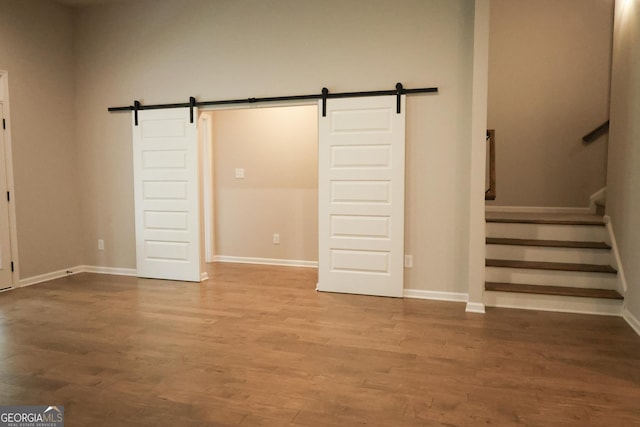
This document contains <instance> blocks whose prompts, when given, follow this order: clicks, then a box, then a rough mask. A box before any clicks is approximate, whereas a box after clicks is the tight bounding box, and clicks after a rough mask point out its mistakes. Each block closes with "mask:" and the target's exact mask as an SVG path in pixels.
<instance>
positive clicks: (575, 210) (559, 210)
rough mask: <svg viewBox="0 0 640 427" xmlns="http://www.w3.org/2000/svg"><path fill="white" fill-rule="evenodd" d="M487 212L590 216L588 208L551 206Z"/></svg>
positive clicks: (487, 208) (490, 208) (499, 208)
mask: <svg viewBox="0 0 640 427" xmlns="http://www.w3.org/2000/svg"><path fill="white" fill-rule="evenodd" d="M485 212H496V213H546V214H567V215H582V214H590V213H592V212H591V209H590V208H588V207H585V208H580V207H553V206H551V207H549V206H485Z"/></svg>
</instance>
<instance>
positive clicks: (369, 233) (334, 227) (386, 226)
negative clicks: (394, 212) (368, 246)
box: [331, 215, 390, 239]
mask: <svg viewBox="0 0 640 427" xmlns="http://www.w3.org/2000/svg"><path fill="white" fill-rule="evenodd" d="M389 232H390V218H389V217H388V216H360V215H331V237H351V238H370V239H388V238H389V236H390V234H389Z"/></svg>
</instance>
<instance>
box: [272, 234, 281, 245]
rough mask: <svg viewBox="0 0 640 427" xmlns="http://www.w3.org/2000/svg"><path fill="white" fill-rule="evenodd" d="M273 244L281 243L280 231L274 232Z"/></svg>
mask: <svg viewBox="0 0 640 427" xmlns="http://www.w3.org/2000/svg"><path fill="white" fill-rule="evenodd" d="M273 244H274V245H279V244H280V235H279V234H278V233H273Z"/></svg>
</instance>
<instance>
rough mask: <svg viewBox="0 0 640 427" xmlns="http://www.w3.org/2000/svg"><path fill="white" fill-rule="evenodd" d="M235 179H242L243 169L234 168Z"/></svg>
mask: <svg viewBox="0 0 640 427" xmlns="http://www.w3.org/2000/svg"><path fill="white" fill-rule="evenodd" d="M236 179H244V168H236Z"/></svg>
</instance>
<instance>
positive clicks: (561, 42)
mask: <svg viewBox="0 0 640 427" xmlns="http://www.w3.org/2000/svg"><path fill="white" fill-rule="evenodd" d="M613 4H614V1H613V0H581V1H576V0H536V1H533V2H532V1H527V0H492V1H491V21H490V53H489V95H488V128H489V129H495V130H496V150H497V152H496V158H497V159H496V164H497V166H496V173H497V198H496V200H495V201H493V202H488V203H487V204H488V205H499V206H585V207H586V206H588V203H589V196H590V195H591V194H593V193H595V192H596V191H598V190H600V189H601V188H602V187H604V186H605V182H606V180H605V178H606V159H607V156H606V153H607V144H606V139H607V138H606V137H603V138H601V139H599V140H598V141H596V142H594V143H592V144H590V145H588V146H584V145H583V144H582V141H581V138H582V136H583V135H584V134H586V133H587V132H589V131H591V130H592V129H593V128H595V127H596V126H598V125H600V124H602V123H603V122H604V121H605V120H607V118H608V106H609V67H610V55H611V38H612V30H613V28H612V17H613Z"/></svg>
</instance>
